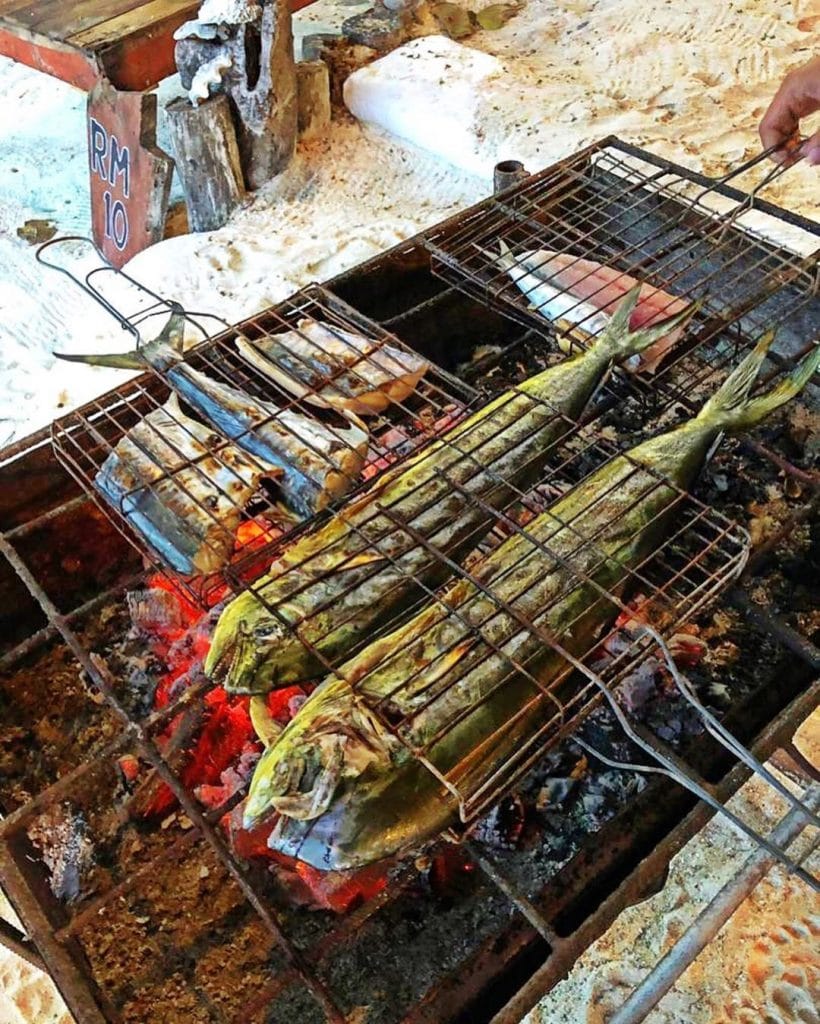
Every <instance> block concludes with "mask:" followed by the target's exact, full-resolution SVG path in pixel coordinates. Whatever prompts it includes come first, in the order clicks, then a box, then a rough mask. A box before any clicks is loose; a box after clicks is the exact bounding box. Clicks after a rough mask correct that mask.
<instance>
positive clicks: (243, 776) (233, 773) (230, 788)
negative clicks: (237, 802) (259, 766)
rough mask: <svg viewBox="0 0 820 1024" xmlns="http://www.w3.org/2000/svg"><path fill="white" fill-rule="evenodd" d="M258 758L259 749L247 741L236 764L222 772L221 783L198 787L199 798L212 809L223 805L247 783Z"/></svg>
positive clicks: (196, 793) (197, 794)
mask: <svg viewBox="0 0 820 1024" xmlns="http://www.w3.org/2000/svg"><path fill="white" fill-rule="evenodd" d="M258 760H259V749H258V748H257V747H256V746H254V745H253V744H251V743H246V744H245V746H244V748H243V749H242V753H241V754H240V756H239V760H238V761H237V763H236V765H231V766H230V767H228V768H226V769H225V771H223V772H222V773H221V774H220V776H219V785H214V786H210V785H207V784H204V785H202V786H198V787H197V788H196V790H195V795H196V798H197V800H199V802H200V803H202V804H205V806H206V807H208V808H209V809H211V810H215V809H216V808H217V807H223V806H224V805H225V804H226V803H227V802H228V801H229V800H230V799H231V797H232V796H234V794H235V793H238V792H239V791H240V790H241V789H242V788H243V787H244V786H246V785H247V782H248V779H249V778H250V776H251V775H252V774H253V770H254V768H255V767H256V762H257V761H258Z"/></svg>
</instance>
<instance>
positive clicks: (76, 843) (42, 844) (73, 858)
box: [27, 805, 93, 903]
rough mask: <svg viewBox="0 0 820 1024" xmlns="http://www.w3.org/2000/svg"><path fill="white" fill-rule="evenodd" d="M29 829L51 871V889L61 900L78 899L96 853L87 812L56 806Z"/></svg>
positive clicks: (31, 837) (32, 839) (30, 836)
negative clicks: (83, 813)
mask: <svg viewBox="0 0 820 1024" xmlns="http://www.w3.org/2000/svg"><path fill="white" fill-rule="evenodd" d="M27 832H28V837H29V839H30V840H31V841H32V843H33V844H34V845H35V846H36V847H37V849H38V850H39V851H40V856H41V857H42V858H43V862H44V864H45V865H46V867H47V868H48V870H49V874H50V878H49V884H50V885H51V891H52V892H53V893H54V895H55V896H56V897H57V899H59V900H64V901H65V902H66V903H72V902H74V901H75V900H76V899H78V898H79V896H80V894H81V892H82V884H83V877H84V875H85V873H86V872H87V871H88V869H89V868H90V867H91V862H92V856H93V846H92V844H91V840H90V839H89V838H88V824H87V823H86V820H85V818H84V817H83V815H82V814H81V813H77V812H74V811H72V810H71V809H70V807H69V806H68V805H65V807H52V808H50V809H49V810H48V811H45V812H44V813H43V814H41V815H40V816H39V817H38V818H37V819H36V820H35V821H34V822H33V823H32V824H31V825H30V826H29V828H28V830H27Z"/></svg>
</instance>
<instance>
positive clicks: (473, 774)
mask: <svg viewBox="0 0 820 1024" xmlns="http://www.w3.org/2000/svg"><path fill="white" fill-rule="evenodd" d="M770 340H771V338H767V339H764V340H763V342H761V344H760V345H758V346H757V348H756V349H755V350H754V351H753V352H752V353H750V355H749V356H748V357H747V359H746V360H745V361H744V362H743V363H742V364H741V365H740V366H739V367H738V368H737V370H735V371H734V373H732V374H731V375H730V376H729V378H727V380H726V381H725V382H724V384H723V386H722V387H721V388H720V390H719V391H718V392H717V393H716V394H715V396H714V397H713V398H712V399H710V401H709V402H707V403H706V405H705V406H704V408H703V409H702V410H701V412H700V414H699V415H698V416H697V417H696V418H695V419H693V420H691V421H688V422H687V423H685V424H683V425H682V426H680V427H678V428H676V429H675V430H672V431H670V432H668V433H666V434H662V435H659V436H657V437H654V438H652V439H650V440H648V441H646V442H644V443H643V444H641V445H639V446H638V447H637V448H635V449H633V450H632V451H631V452H630V453H628V454H627V455H626V456H619V457H617V458H615V459H614V460H612V461H611V462H609V463H607V464H606V465H605V466H603V467H602V468H601V469H600V470H598V471H596V472H595V473H593V474H592V475H591V476H590V477H588V478H587V479H586V480H585V481H583V482H582V483H581V484H580V485H578V487H576V488H575V489H573V490H572V491H570V492H569V493H568V494H567V495H565V496H564V497H563V498H561V499H560V500H559V501H558V502H556V503H555V504H554V505H553V506H552V507H551V508H550V509H549V510H548V511H547V512H545V513H544V514H543V515H542V516H540V517H538V519H536V520H534V521H533V522H532V523H531V524H529V526H528V527H527V532H528V534H529V535H530V536H534V537H536V538H538V539H539V540H540V541H542V542H543V543H544V544H545V545H546V546H547V547H548V548H549V549H550V550H551V551H553V552H555V553H556V555H558V556H559V557H558V558H557V559H556V560H555V561H553V562H552V563H550V560H549V559H548V558H547V557H546V555H545V554H544V553H543V552H542V551H541V550H540V549H539V548H538V547H537V546H536V545H534V544H533V542H532V541H531V540H528V538H527V537H526V536H523V535H516V536H514V537H512V538H510V539H509V540H508V541H506V542H505V544H504V545H502V546H501V547H500V548H498V549H497V550H496V551H495V552H494V553H493V554H492V555H490V556H489V557H488V558H487V559H486V560H485V563H484V564H483V566H482V568H481V580H482V582H485V583H487V582H489V583H491V584H492V586H493V589H494V591H495V592H496V593H497V594H499V595H501V596H503V597H504V598H505V600H509V601H510V602H514V603H515V606H516V608H518V609H519V610H520V611H522V612H524V614H526V615H528V616H529V617H530V618H531V619H532V620H533V621H534V622H535V623H536V625H537V626H539V627H541V629H543V630H546V631H547V632H549V633H551V634H552V635H555V636H556V637H557V638H558V639H559V641H560V643H561V644H563V646H564V648H565V649H566V650H568V651H569V652H570V653H572V654H576V655H578V654H582V653H583V652H584V651H586V650H588V649H589V647H590V645H591V643H592V641H593V639H594V637H595V636H597V635H599V630H600V629H601V628H602V627H605V626H606V625H607V624H608V623H610V622H611V621H612V619H613V618H614V617H615V614H616V612H617V609H616V608H615V607H614V606H613V605H612V603H611V602H609V601H606V600H601V599H600V590H599V589H598V587H603V588H605V589H609V590H610V591H612V590H615V591H616V592H617V588H618V587H619V586H620V585H621V583H622V581H623V579H624V575H625V570H626V569H630V568H634V567H635V566H637V565H639V564H640V563H641V562H642V561H643V559H645V558H646V557H647V556H648V554H650V553H651V551H652V550H653V549H654V547H655V545H656V543H657V540H658V538H659V537H661V536H663V535H664V534H665V533H666V531H667V529H668V524H669V522H670V520H672V519H673V518H674V515H675V509H676V507H677V504H678V496H679V494H680V491H679V490H678V488H686V487H689V486H691V484H692V482H693V480H694V479H695V477H696V476H697V475H698V473H699V471H700V469H701V467H702V465H703V462H704V460H705V459H706V458H707V456H708V454H709V452H710V450H711V449H712V447H713V445H714V443H715V440H716V439H717V438H718V437H719V436H720V435H721V434H722V433H723V432H736V431H739V430H743V429H745V428H747V427H750V426H753V425H755V424H756V423H759V422H760V421H762V420H763V419H764V418H765V417H766V416H767V415H768V414H769V413H770V412H772V411H773V410H774V409H776V408H778V407H779V406H781V405H783V404H784V403H785V402H787V401H788V400H789V399H790V398H792V397H793V396H794V395H795V394H797V393H798V392H799V391H800V390H801V388H802V387H803V386H804V385H805V384H806V383H807V381H808V380H809V379H810V378H811V376H812V375H813V374H814V372H815V371H816V370H817V368H818V366H820V347H818V348H816V349H815V350H814V351H813V352H812V353H811V354H810V355H809V356H808V357H806V358H805V359H804V360H803V362H802V363H801V364H800V365H799V366H798V367H797V368H796V370H795V371H794V372H793V373H792V374H791V375H790V376H789V377H787V378H785V379H784V380H783V381H782V382H781V383H780V384H778V385H777V386H776V387H775V388H774V389H772V390H771V391H770V392H768V393H767V394H763V395H761V396H759V397H756V398H751V399H750V398H748V397H747V396H748V392H749V390H750V388H751V386H752V384H753V382H754V379H755V376H756V374H757V371H758V369H759V367H760V365H761V363H762V361H763V359H764V358H765V351H766V348H767V345H768V342H769V341H770ZM659 474H662V476H659ZM666 481H669V483H667V482H666ZM593 534H594V536H595V543H594V545H587V546H584V545H583V538H584V537H585V536H592V535H593ZM527 547H528V548H529V550H527ZM562 559H566V560H567V561H566V562H563V561H562ZM567 563H569V564H570V565H571V566H572V569H570V568H569V567H568V565H567ZM510 567H514V568H513V569H511V568H510ZM572 570H575V571H572ZM577 573H586V574H587V577H588V578H587V579H584V580H583V582H579V580H580V579H581V576H579V575H577ZM442 602H443V603H446V605H447V606H448V607H451V608H457V609H458V611H459V615H460V616H462V617H463V618H464V619H465V620H466V622H467V623H468V625H469V624H476V623H481V630H482V634H483V635H484V636H485V637H488V638H489V639H490V640H491V641H492V643H493V645H494V646H495V647H497V648H498V649H500V651H501V652H502V653H501V654H498V653H494V652H493V651H491V653H490V654H489V655H488V653H487V651H488V648H487V647H485V646H484V645H483V644H480V643H479V642H477V641H476V640H475V639H474V637H473V636H472V635H471V633H470V630H469V628H465V627H464V626H463V625H462V624H461V621H460V618H459V617H457V616H451V615H447V614H445V612H444V610H443V607H442V605H440V604H438V603H436V604H433V605H430V606H428V607H427V608H425V609H424V610H423V611H422V612H421V613H420V614H419V615H418V616H416V617H415V618H414V619H412V620H411V621H410V622H408V623H406V624H405V625H403V626H402V627H400V628H399V629H398V630H395V631H394V632H393V633H392V634H390V636H388V637H385V638H384V639H383V640H382V641H380V642H379V644H378V645H377V646H376V647H375V648H374V649H370V648H368V649H366V650H364V651H362V652H361V654H359V655H358V656H357V657H355V658H353V659H351V660H350V661H349V662H348V663H346V664H345V665H344V666H342V667H341V668H340V669H339V672H338V674H337V676H336V677H331V678H329V679H328V680H327V681H325V682H324V683H323V684H322V685H321V686H320V687H319V688H318V689H317V690H316V691H315V693H314V694H313V695H312V696H311V697H310V698H309V699H308V701H307V702H306V703H305V704H304V705H303V706H302V708H300V710H299V713H298V714H297V715H296V717H295V718H294V719H293V720H292V721H291V723H290V724H289V725H288V726H287V727H286V729H285V731H284V732H283V733H282V735H281V737H280V738H279V740H278V741H277V742H276V743H275V744H273V745H272V746H271V747H270V748H268V750H267V751H266V752H265V754H264V755H263V757H262V759H261V760H260V762H259V764H258V766H257V769H256V772H255V775H254V779H253V783H252V786H251V791H250V795H249V798H248V801H247V804H246V807H245V812H244V813H245V821H246V824H248V825H249V826H250V825H252V824H255V823H257V822H258V821H260V820H261V819H263V818H264V817H265V816H266V815H268V814H270V813H272V812H273V811H279V813H280V814H281V815H282V817H281V819H280V820H279V821H278V822H277V824H276V827H275V829H274V831H273V833H272V834H271V837H270V840H269V845H270V846H271V847H272V848H273V849H275V850H281V851H282V852H289V853H292V854H293V855H294V856H297V857H299V858H300V859H303V860H306V861H307V862H308V863H310V864H312V865H314V866H315V867H318V868H321V869H325V870H327V869H343V868H354V867H360V866H363V865H365V864H368V863H371V862H373V861H376V860H380V859H383V858H385V857H390V856H394V855H396V854H399V853H403V852H407V851H409V850H413V849H416V848H418V847H420V846H422V845H424V843H426V842H427V841H428V840H429V839H431V838H432V837H433V836H435V835H436V834H438V833H439V832H440V831H442V830H443V829H444V828H446V827H448V826H449V825H450V824H452V823H453V821H454V819H455V816H456V815H457V810H458V808H457V802H456V799H455V797H454V796H453V794H452V793H451V791H449V790H448V789H447V788H445V787H444V785H443V784H441V783H440V782H439V781H438V779H437V778H436V776H435V775H434V774H433V773H432V772H431V771H430V770H429V769H428V768H427V767H425V766H424V765H423V764H422V763H421V762H420V761H419V760H418V759H417V758H416V757H415V756H413V754H411V752H410V748H415V749H421V748H424V750H425V757H426V759H427V760H428V762H429V763H430V764H432V765H433V766H435V769H436V771H437V772H440V773H441V774H442V775H449V781H450V782H451V783H454V784H455V785H456V786H457V787H458V788H459V791H460V792H464V793H467V794H470V793H474V792H475V791H476V790H477V789H478V788H479V787H480V786H481V785H482V784H483V783H485V782H486V780H487V779H489V778H490V777H491V776H492V774H493V772H494V771H495V770H496V769H497V768H498V767H500V766H501V765H502V764H503V763H504V762H505V761H506V759H507V758H508V757H509V756H510V755H511V754H512V753H513V752H514V751H515V750H516V749H518V748H519V746H520V745H521V744H523V743H526V742H527V740H528V739H531V738H532V736H533V735H534V733H535V731H536V730H537V728H538V726H539V725H540V724H542V722H543V720H544V716H545V715H552V714H553V713H554V712H555V707H554V705H552V704H551V702H549V701H548V700H547V701H541V702H540V705H541V707H540V709H537V710H532V709H533V708H535V705H533V697H534V696H535V695H536V694H537V693H538V692H539V691H538V690H536V688H535V685H534V684H532V683H530V682H528V681H527V678H526V676H525V675H524V674H522V673H518V672H516V671H514V670H513V669H512V668H511V662H510V660H509V659H515V661H516V663H517V664H519V665H520V664H523V665H526V667H527V669H528V671H531V672H532V673H533V674H534V675H536V676H537V678H538V680H539V683H540V684H541V685H542V686H546V687H550V686H553V685H555V684H556V683H557V682H558V681H559V680H560V679H561V678H562V677H563V676H564V675H565V674H566V672H567V669H568V663H567V662H566V660H565V659H563V658H562V657H561V656H560V655H559V654H558V653H557V652H556V651H555V650H554V649H553V648H552V647H551V646H549V645H544V644H543V643H541V642H540V641H539V640H538V638H537V637H534V636H533V634H532V633H530V632H529V631H524V630H522V629H521V628H520V627H519V626H517V625H516V622H515V620H514V619H513V618H512V617H511V616H509V615H508V613H506V612H504V611H501V610H500V608H499V605H498V604H495V603H492V602H490V601H489V599H488V598H486V597H485V596H484V595H483V593H482V592H481V591H480V590H478V588H476V587H475V586H474V584H472V583H471V582H470V581H468V580H460V581H458V582H457V583H456V584H454V585H453V586H451V587H450V588H449V589H448V590H447V591H446V592H445V594H444V595H443V596H442ZM544 609H547V610H546V611H545V610H544ZM569 623H572V629H571V631H570V632H568V631H567V625H568V624H569ZM408 681H410V682H409V683H408ZM357 683H358V686H359V689H358V692H354V689H353V684H357ZM431 698H432V699H431ZM375 701H386V702H387V708H388V717H389V714H390V713H391V712H392V713H394V714H395V715H396V716H398V717H402V716H405V715H408V714H410V713H412V712H415V715H414V717H413V718H412V719H410V720H409V722H410V723H411V724H409V725H408V726H407V727H406V729H405V730H404V732H403V741H404V742H402V741H401V740H399V739H398V738H397V737H395V736H394V735H392V734H391V733H390V732H389V731H388V730H386V729H385V727H384V726H383V725H382V723H381V721H380V720H379V719H378V718H377V717H376V716H375V715H374V714H373V713H372V712H370V711H367V710H365V708H366V705H367V704H369V703H370V702H375ZM448 723H452V727H451V728H449V729H446V730H444V731H442V725H444V724H448ZM510 723H513V725H512V727H510V728H508V727H509V726H510ZM500 730H503V731H500ZM317 738H318V742H317ZM328 751H333V756H332V757H329V756H328V753H327V752H328ZM317 811H318V813H317Z"/></svg>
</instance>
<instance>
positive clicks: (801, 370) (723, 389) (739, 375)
mask: <svg viewBox="0 0 820 1024" xmlns="http://www.w3.org/2000/svg"><path fill="white" fill-rule="evenodd" d="M774 336H775V332H774V331H768V332H767V333H766V334H764V335H763V337H762V338H761V339H760V341H758V343H757V344H756V345H755V347H754V348H753V349H752V351H751V352H750V353H749V354H748V355H747V356H746V358H745V359H744V360H743V362H742V363H740V364H739V365H738V366H737V367H736V368H735V369H734V370H733V371H732V372H731V373H730V374H729V376H728V377H727V378H726V380H725V381H724V382H723V384H722V385H721V386H720V388H719V389H718V391H717V392H716V393H715V394H714V395H713V396H712V397H711V398H710V399H709V401H708V402H707V403H706V405H704V407H703V408H702V409H701V411H700V412H699V413H698V417H697V418H698V420H700V421H701V422H704V421H706V422H709V423H713V424H715V425H716V426H718V427H720V429H721V430H730V431H735V430H743V429H745V428H747V427H753V426H754V425H755V424H757V423H760V422H761V420H764V419H765V418H766V417H767V416H768V415H769V414H770V413H772V412H774V410H775V409H779V408H780V406H781V405H785V404H786V402H788V401H790V400H791V399H792V398H794V396H795V395H797V394H799V392H800V391H802V390H803V388H804V387H805V386H806V384H808V382H809V381H810V380H811V378H812V376H813V375H814V374H815V372H816V371H817V369H818V367H820V345H815V347H814V348H813V349H812V350H811V352H809V353H808V355H806V356H804V357H803V359H801V360H800V362H799V363H798V364H797V366H795V368H794V369H793V370H792V371H791V373H789V374H788V375H787V376H785V377H783V378H781V380H779V381H778V382H777V384H775V386H774V387H773V388H771V389H770V390H769V391H766V392H764V393H763V394H761V395H757V396H756V397H755V398H749V392H750V391H751V389H752V385H753V384H754V382H755V380H756V378H757V375H758V373H759V371H760V367H761V366H762V364H763V361H764V359H765V358H766V353H767V351H768V350H769V346H770V345H771V344H772V342H773V341H774Z"/></svg>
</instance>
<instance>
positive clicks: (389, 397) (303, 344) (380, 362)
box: [236, 319, 430, 416]
mask: <svg viewBox="0 0 820 1024" xmlns="http://www.w3.org/2000/svg"><path fill="white" fill-rule="evenodd" d="M236 347H237V349H238V350H239V352H240V353H241V354H242V355H243V356H244V357H245V359H247V360H248V362H249V363H251V364H252V365H253V366H255V367H256V369H257V370H259V371H260V373H263V374H265V375H266V376H267V377H270V379H271V380H273V381H275V382H276V383H277V384H279V385H280V386H281V387H283V388H285V390H286V391H289V392H290V393H291V394H292V395H295V396H296V397H297V398H301V399H304V401H306V402H309V403H311V404H313V405H318V406H323V407H325V408H331V409H338V410H340V411H344V412H353V413H356V414H357V415H359V416H373V415H375V414H376V413H379V412H383V411H384V410H385V409H386V408H387V407H388V406H389V405H390V403H391V402H396V403H400V402H404V401H405V400H406V399H407V398H409V397H410V395H411V394H412V393H413V392H414V391H415V389H416V387H417V386H418V383H419V381H420V380H421V378H422V377H423V376H424V374H425V373H426V372H427V370H428V369H429V367H430V364H429V363H428V362H427V361H426V360H425V359H423V358H422V357H421V356H419V355H416V353H414V352H405V351H402V350H401V349H398V348H396V347H395V346H394V345H389V344H385V343H383V342H379V341H375V340H373V339H371V338H365V337H363V336H362V335H361V334H354V333H352V332H351V331H346V330H344V329H343V328H341V327H338V326H336V325H335V324H325V323H320V322H319V321H317V320H307V319H305V320H300V321H299V323H298V324H297V325H296V329H295V330H293V331H288V332H287V333H286V334H273V335H268V336H267V337H264V338H257V339H254V340H253V341H250V340H248V339H247V338H244V337H242V336H240V337H238V338H237V340H236Z"/></svg>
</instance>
